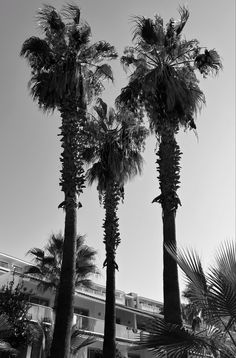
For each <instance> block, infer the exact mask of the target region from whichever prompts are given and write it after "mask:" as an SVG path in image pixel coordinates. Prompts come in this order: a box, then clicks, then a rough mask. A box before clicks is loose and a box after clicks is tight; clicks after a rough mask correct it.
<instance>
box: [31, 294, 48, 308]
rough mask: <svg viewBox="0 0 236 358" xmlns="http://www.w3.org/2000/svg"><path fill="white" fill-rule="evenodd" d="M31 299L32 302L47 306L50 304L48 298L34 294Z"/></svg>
mask: <svg viewBox="0 0 236 358" xmlns="http://www.w3.org/2000/svg"><path fill="white" fill-rule="evenodd" d="M29 301H30V302H31V303H35V304H36V305H41V306H47V307H48V306H49V300H46V299H45V298H41V297H35V296H32V297H30V300H29Z"/></svg>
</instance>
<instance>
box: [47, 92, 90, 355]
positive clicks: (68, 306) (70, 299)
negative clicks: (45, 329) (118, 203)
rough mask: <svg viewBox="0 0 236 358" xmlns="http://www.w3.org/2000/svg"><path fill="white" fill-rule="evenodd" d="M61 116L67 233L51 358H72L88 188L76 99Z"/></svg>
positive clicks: (62, 171) (69, 100) (64, 206)
mask: <svg viewBox="0 0 236 358" xmlns="http://www.w3.org/2000/svg"><path fill="white" fill-rule="evenodd" d="M60 112H61V117H62V126H61V128H60V129H61V137H62V139H61V142H62V147H63V149H64V150H63V152H62V155H61V159H60V160H61V162H62V170H61V173H62V177H61V182H60V185H61V187H62V191H63V192H64V194H65V200H64V202H63V203H62V204H61V205H60V206H62V207H63V208H64V210H65V229H64V245H63V259H62V267H61V274H60V284H59V290H58V298H57V306H56V319H55V326H54V334H53V340H52V346H51V352H50V353H51V358H69V356H70V338H71V327H72V320H73V312H74V292H75V275H76V234H77V230H76V226H77V225H76V221H77V209H78V198H77V197H78V193H80V192H82V190H83V187H84V185H83V184H84V171H83V162H82V160H81V156H80V153H81V147H80V146H82V145H83V141H82V138H80V133H81V131H80V130H81V127H80V126H81V124H80V122H81V121H82V119H81V118H80V119H79V113H78V110H77V107H76V100H75V98H73V96H71V98H67V99H65V102H64V104H63V106H62V108H61V110H60Z"/></svg>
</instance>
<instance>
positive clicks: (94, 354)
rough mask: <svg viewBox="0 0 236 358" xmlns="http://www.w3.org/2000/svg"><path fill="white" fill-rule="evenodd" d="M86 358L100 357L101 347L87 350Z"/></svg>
mask: <svg viewBox="0 0 236 358" xmlns="http://www.w3.org/2000/svg"><path fill="white" fill-rule="evenodd" d="M88 358H102V351H101V349H91V348H89V350H88Z"/></svg>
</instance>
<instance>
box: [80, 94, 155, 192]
mask: <svg viewBox="0 0 236 358" xmlns="http://www.w3.org/2000/svg"><path fill="white" fill-rule="evenodd" d="M94 110H95V112H96V114H97V117H95V116H91V119H90V121H89V122H88V126H87V129H86V131H87V135H88V136H90V143H89V148H88V149H87V150H85V152H84V158H85V160H86V161H87V162H92V163H94V164H93V166H92V167H91V168H90V169H89V170H88V172H87V179H88V181H89V184H92V183H93V182H94V181H97V182H98V186H97V189H98V192H99V194H100V195H103V193H105V191H106V189H107V188H108V187H109V185H110V184H111V183H114V182H115V183H116V184H117V185H118V187H119V188H120V193H121V196H122V195H123V187H124V184H125V183H126V182H127V181H128V180H130V179H132V178H133V177H134V176H135V175H136V174H138V173H141V170H142V164H143V160H142V157H141V154H140V152H141V150H143V149H144V144H145V139H146V136H147V134H148V131H147V129H146V128H145V127H144V126H143V125H142V118H139V119H137V118H135V116H134V114H133V113H132V112H130V111H128V110H126V109H120V110H119V111H117V112H115V110H114V109H113V108H109V109H108V107H107V105H106V103H105V102H103V101H102V99H101V98H98V100H97V104H96V106H95V107H94Z"/></svg>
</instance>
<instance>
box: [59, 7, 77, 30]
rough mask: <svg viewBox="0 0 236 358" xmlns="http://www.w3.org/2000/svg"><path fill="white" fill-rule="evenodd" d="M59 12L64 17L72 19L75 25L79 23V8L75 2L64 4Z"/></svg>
mask: <svg viewBox="0 0 236 358" xmlns="http://www.w3.org/2000/svg"><path fill="white" fill-rule="evenodd" d="M61 14H62V16H63V17H64V18H65V19H67V20H69V21H71V20H72V21H73V22H74V23H75V24H76V25H78V24H79V23H80V15H81V12H80V8H79V7H78V6H77V5H75V4H66V5H64V6H63V8H62V11H61Z"/></svg>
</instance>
